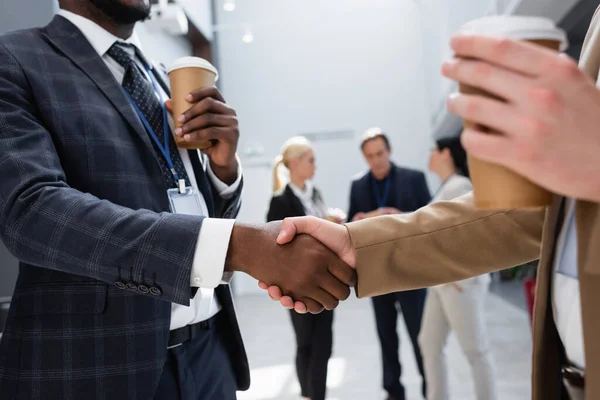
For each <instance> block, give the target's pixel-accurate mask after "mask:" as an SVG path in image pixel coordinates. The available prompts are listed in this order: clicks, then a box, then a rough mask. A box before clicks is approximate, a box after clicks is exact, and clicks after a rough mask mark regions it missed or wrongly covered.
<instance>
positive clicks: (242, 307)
mask: <svg viewBox="0 0 600 400" xmlns="http://www.w3.org/2000/svg"><path fill="white" fill-rule="evenodd" d="M486 308H487V321H488V328H489V333H490V335H491V342H492V347H493V352H494V357H495V358H496V364H497V369H498V387H499V398H500V399H511V400H521V399H528V398H530V382H529V378H530V376H529V374H530V371H531V363H530V357H531V341H530V338H531V331H530V327H529V321H528V316H527V314H526V312H525V311H523V310H521V309H519V308H517V307H515V306H514V305H512V304H509V303H508V302H506V301H504V300H502V299H501V298H499V297H497V296H496V295H494V294H491V295H490V296H489V297H488V299H487V304H486ZM237 309H238V317H239V318H240V323H241V329H242V333H243V335H244V340H245V342H246V347H247V350H248V356H249V359H250V366H251V368H252V387H251V389H250V390H249V391H248V392H245V393H240V394H239V395H238V398H239V400H270V399H277V400H296V399H300V397H299V396H298V395H297V393H299V386H298V383H297V381H296V376H295V370H294V366H293V359H294V346H293V343H294V337H293V331H292V326H291V323H290V321H289V316H288V314H287V311H286V310H283V309H281V308H280V307H279V305H278V304H276V303H274V302H271V301H270V300H269V299H268V298H267V296H266V295H265V296H242V297H239V298H238V299H237ZM400 329H401V335H402V336H401V339H400V340H401V346H402V349H401V354H402V363H403V368H404V371H403V383H404V384H405V386H406V389H407V395H408V398H409V399H420V397H419V387H420V377H419V375H418V373H417V369H416V365H415V363H414V361H413V359H412V351H410V348H409V346H410V341H409V340H408V333H407V332H406V330H405V327H404V325H403V323H402V324H400ZM334 330H335V338H334V354H333V358H332V360H331V361H330V364H329V365H330V367H329V370H330V372H329V380H328V386H329V397H328V399H331V400H378V399H384V398H385V394H384V392H383V390H382V389H380V386H381V385H380V381H381V367H380V350H379V343H378V341H377V337H376V333H375V322H374V317H373V311H372V307H371V301H370V300H356V299H355V298H352V299H350V300H348V301H347V302H346V303H343V304H342V305H341V306H340V308H339V309H338V310H337V311H336V315H335V322H334ZM448 362H449V370H450V374H451V375H450V380H451V381H450V384H451V389H452V399H456V400H471V399H474V395H473V394H472V393H473V388H472V381H471V374H470V372H469V366H468V364H467V362H466V359H465V358H464V356H463V355H462V352H461V350H460V348H459V347H458V343H457V342H456V339H455V338H454V337H453V336H451V337H450V343H449V351H448Z"/></svg>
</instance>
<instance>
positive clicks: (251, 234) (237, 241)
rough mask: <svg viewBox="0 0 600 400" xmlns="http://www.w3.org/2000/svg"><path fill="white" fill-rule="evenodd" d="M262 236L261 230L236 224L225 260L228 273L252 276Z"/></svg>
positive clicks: (247, 225)
mask: <svg viewBox="0 0 600 400" xmlns="http://www.w3.org/2000/svg"><path fill="white" fill-rule="evenodd" d="M259 236H260V229H258V228H256V227H254V226H252V225H249V224H240V223H237V222H236V223H235V225H234V226H233V229H232V231H231V237H230V239H229V248H228V249H227V257H226V258H225V271H226V272H236V271H237V272H243V273H245V274H248V275H251V271H252V265H253V263H254V262H255V258H256V252H254V253H253V252H252V250H253V249H256V248H257V243H256V242H257V239H258V237H259Z"/></svg>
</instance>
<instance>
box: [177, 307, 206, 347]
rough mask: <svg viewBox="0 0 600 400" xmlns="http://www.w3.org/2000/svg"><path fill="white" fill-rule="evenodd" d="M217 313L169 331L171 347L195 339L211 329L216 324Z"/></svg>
mask: <svg viewBox="0 0 600 400" xmlns="http://www.w3.org/2000/svg"><path fill="white" fill-rule="evenodd" d="M217 315H218V314H217ZM217 315H215V316H213V317H211V318H209V319H207V320H205V321H200V322H198V323H196V324H193V325H186V326H184V327H183V328H178V329H173V330H172V331H171V332H170V333H169V348H171V347H176V346H179V345H180V344H182V343H185V342H187V341H188V340H192V339H195V338H197V337H198V336H200V334H201V333H202V332H205V331H207V330H209V329H211V328H212V327H213V326H215V323H216V320H217Z"/></svg>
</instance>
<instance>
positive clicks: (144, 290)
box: [138, 285, 150, 294]
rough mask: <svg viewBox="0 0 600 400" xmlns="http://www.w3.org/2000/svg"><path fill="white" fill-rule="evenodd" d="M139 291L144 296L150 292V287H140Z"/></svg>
mask: <svg viewBox="0 0 600 400" xmlns="http://www.w3.org/2000/svg"><path fill="white" fill-rule="evenodd" d="M138 290H139V291H140V292H142V293H144V294H146V293H148V292H150V289H148V286H146V285H139V286H138Z"/></svg>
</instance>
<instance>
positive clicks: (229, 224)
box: [190, 218, 235, 289]
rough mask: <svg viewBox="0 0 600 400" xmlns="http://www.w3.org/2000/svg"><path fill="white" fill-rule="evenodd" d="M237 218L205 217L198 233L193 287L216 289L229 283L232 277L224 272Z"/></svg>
mask: <svg viewBox="0 0 600 400" xmlns="http://www.w3.org/2000/svg"><path fill="white" fill-rule="evenodd" d="M234 224H235V220H233V219H219V218H205V219H204V221H202V228H201V229H200V234H199V235H198V242H197V244H196V253H195V254H194V263H193V265H192V275H191V278H190V286H191V287H200V288H204V289H214V288H216V287H217V286H219V285H220V284H221V283H229V281H230V280H231V277H230V276H229V274H227V273H224V270H225V259H226V258H227V250H228V249H229V239H230V238H231V232H232V230H233V225H234Z"/></svg>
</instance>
